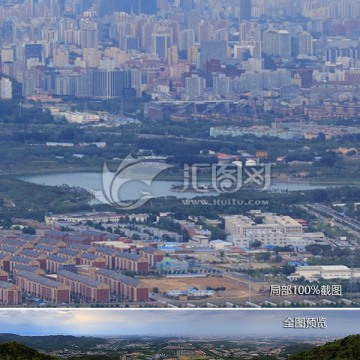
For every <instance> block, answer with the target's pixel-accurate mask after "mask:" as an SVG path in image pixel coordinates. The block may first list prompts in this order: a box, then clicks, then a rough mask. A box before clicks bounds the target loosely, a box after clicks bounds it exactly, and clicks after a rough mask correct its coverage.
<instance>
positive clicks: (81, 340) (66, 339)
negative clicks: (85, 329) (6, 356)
mask: <svg viewBox="0 0 360 360" xmlns="http://www.w3.org/2000/svg"><path fill="white" fill-rule="evenodd" d="M8 342H17V343H20V344H24V345H26V346H30V347H31V348H34V349H37V350H40V351H52V350H61V349H65V348H72V349H78V350H88V349H91V348H93V347H95V346H96V345H99V344H106V343H107V340H105V339H102V338H97V337H90V336H81V337H77V336H72V335H50V336H21V335H15V334H6V333H5V334H0V344H4V343H8ZM0 359H1V358H0Z"/></svg>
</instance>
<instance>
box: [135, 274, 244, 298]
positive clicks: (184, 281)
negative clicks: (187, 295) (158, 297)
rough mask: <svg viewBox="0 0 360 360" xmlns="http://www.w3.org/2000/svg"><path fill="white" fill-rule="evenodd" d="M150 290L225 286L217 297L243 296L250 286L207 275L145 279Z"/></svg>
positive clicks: (165, 290) (144, 282)
mask: <svg viewBox="0 0 360 360" xmlns="http://www.w3.org/2000/svg"><path fill="white" fill-rule="evenodd" d="M141 282H142V283H143V284H144V285H145V286H147V287H148V288H149V289H150V291H151V290H152V289H153V288H154V287H157V288H158V289H159V292H160V293H165V292H167V291H168V290H187V289H188V288H189V287H196V288H198V289H201V290H203V289H206V288H207V287H211V288H214V289H216V288H221V287H225V291H218V292H217V293H216V294H215V296H214V297H215V298H243V297H245V296H247V295H248V286H247V285H246V284H243V283H240V282H239V281H236V280H232V279H227V278H224V277H213V276H209V277H205V278H175V279H174V278H171V279H167V278H161V279H155V278H154V279H143V280H142V281H141Z"/></svg>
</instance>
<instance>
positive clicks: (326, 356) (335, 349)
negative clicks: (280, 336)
mask: <svg viewBox="0 0 360 360" xmlns="http://www.w3.org/2000/svg"><path fill="white" fill-rule="evenodd" d="M288 359H289V360H320V359H321V360H359V359H360V335H351V336H347V337H346V338H343V339H340V340H336V341H333V342H330V343H326V344H325V345H323V346H319V347H317V348H314V349H312V350H308V351H305V352H303V353H301V354H298V355H293V356H290V357H289V358H288Z"/></svg>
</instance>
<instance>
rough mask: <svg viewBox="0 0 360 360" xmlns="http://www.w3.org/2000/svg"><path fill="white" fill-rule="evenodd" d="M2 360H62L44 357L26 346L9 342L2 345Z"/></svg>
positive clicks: (0, 353)
mask: <svg viewBox="0 0 360 360" xmlns="http://www.w3.org/2000/svg"><path fill="white" fill-rule="evenodd" d="M0 359H1V360H60V358H57V357H54V356H50V355H44V354H41V353H39V352H38V351H36V350H34V349H31V348H29V347H27V346H25V345H22V344H19V343H16V342H8V343H5V344H1V345H0Z"/></svg>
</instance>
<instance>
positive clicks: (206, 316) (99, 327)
mask: <svg viewBox="0 0 360 360" xmlns="http://www.w3.org/2000/svg"><path fill="white" fill-rule="evenodd" d="M0 317H1V318H0V321H1V322H0V323H1V327H0V329H1V330H0V332H1V333H15V334H19V335H53V334H61V335H65V334H71V335H98V336H102V335H104V336H105V335H112V336H113V335H115V336H116V335H146V334H148V335H175V334H180V335H225V336H226V335H283V336H307V335H310V336H313V335H315V336H343V335H350V334H356V333H360V321H359V320H360V310H345V309H342V310H339V311H337V310H294V309H289V310H259V309H257V310H229V311H226V310H129V309H126V310H119V309H114V310H88V309H85V310H78V309H74V310H72V309H66V310H65V309H64V310H59V309H49V310H47V309H46V310H45V309H41V310H32V309H14V310H12V309H11V310H9V309H2V310H0ZM288 317H292V318H294V317H325V318H327V329H314V330H308V329H284V328H283V321H284V320H285V319H286V318H288Z"/></svg>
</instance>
